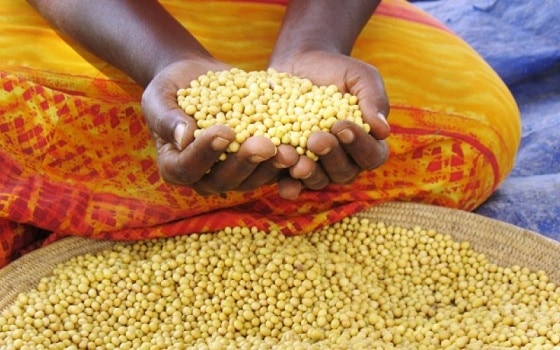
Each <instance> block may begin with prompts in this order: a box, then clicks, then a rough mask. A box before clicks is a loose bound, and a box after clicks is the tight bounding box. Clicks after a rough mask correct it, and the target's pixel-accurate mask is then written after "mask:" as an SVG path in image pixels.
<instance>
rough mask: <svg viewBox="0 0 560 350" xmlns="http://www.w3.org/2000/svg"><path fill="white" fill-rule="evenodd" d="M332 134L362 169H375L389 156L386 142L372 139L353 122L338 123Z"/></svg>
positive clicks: (334, 126) (332, 129)
mask: <svg viewBox="0 0 560 350" xmlns="http://www.w3.org/2000/svg"><path fill="white" fill-rule="evenodd" d="M331 132H332V133H333V134H334V135H336V137H337V139H338V141H339V142H340V144H341V145H342V147H343V148H344V149H345V151H346V152H347V153H348V154H349V155H350V156H351V157H352V159H353V160H354V162H356V164H357V165H358V166H359V167H360V168H361V169H365V170H371V169H375V168H377V167H379V166H380V165H381V164H383V163H384V162H385V161H386V160H387V158H388V156H389V148H388V147H387V142H386V141H384V140H377V139H375V138H373V137H371V135H369V134H368V133H366V132H365V131H364V130H363V129H362V128H361V127H359V126H358V125H356V124H354V123H352V122H349V121H341V122H337V123H335V124H334V125H333V127H332V128H331Z"/></svg>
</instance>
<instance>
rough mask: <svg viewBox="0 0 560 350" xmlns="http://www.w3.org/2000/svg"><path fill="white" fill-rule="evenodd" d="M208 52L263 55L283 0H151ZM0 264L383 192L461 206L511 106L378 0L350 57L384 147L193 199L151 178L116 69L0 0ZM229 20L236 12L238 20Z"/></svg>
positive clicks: (413, 16)
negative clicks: (370, 79) (373, 103)
mask: <svg viewBox="0 0 560 350" xmlns="http://www.w3.org/2000/svg"><path fill="white" fill-rule="evenodd" d="M161 2H162V4H163V5H164V6H165V7H166V8H167V9H168V10H169V11H170V12H171V13H172V14H173V15H175V16H176V17H177V18H178V19H179V20H180V21H181V22H182V23H183V24H184V25H185V26H186V27H187V28H189V30H190V31H191V32H192V33H193V34H194V35H195V36H196V37H197V38H199V40H200V41H201V43H202V44H203V45H204V46H205V47H206V48H207V49H208V50H209V51H210V52H212V53H213V54H214V55H215V56H216V57H217V58H219V59H222V60H223V61H225V62H228V63H230V64H232V65H234V66H238V67H240V68H243V69H246V70H257V69H264V68H266V64H267V60H268V57H269V55H270V53H271V52H272V48H273V44H274V39H275V37H276V34H277V32H278V29H279V26H280V22H281V19H282V16H283V13H284V10H285V4H284V1H180V0H162V1H161ZM0 18H1V19H0V33H2V34H0V267H1V266H2V265H5V264H6V263H8V262H9V261H11V260H13V259H14V258H16V257H17V256H19V255H20V254H21V253H22V252H26V251H29V250H30V249H34V248H36V247H37V246H39V245H40V244H46V243H48V242H52V241H53V240H55V239H58V238H61V237H63V236H67V235H80V236H87V237H91V238H99V239H105V238H110V239H116V240H135V239H145V238H154V237H162V236H173V235H179V234H188V233H192V232H209V231H214V230H218V229H221V228H223V227H225V226H234V225H245V226H257V227H259V228H261V229H265V230H269V229H278V230H281V231H282V232H284V233H286V234H302V233H305V232H309V231H311V230H314V229H316V228H318V227H319V226H321V225H325V224H329V223H332V222H335V221H338V220H340V219H341V218H343V217H345V216H348V215H351V214H353V213H356V212H357V211H360V210H363V209H365V208H367V207H371V206H373V205H376V204H378V203H381V202H384V201H389V200H401V201H418V202H424V203H430V204H436V205H442V206H447V207H453V208H461V209H465V210H472V209H474V208H475V207H477V206H478V205H479V204H481V203H482V202H483V201H484V200H485V199H486V198H488V196H490V194H491V193H492V192H493V191H494V190H495V189H496V188H497V186H499V185H500V183H501V182H502V181H503V180H504V178H505V177H506V176H507V174H508V173H509V171H510V170H511V169H512V167H513V163H514V159H515V154H516V151H517V148H518V145H519V139H520V120H519V112H518V110H517V106H516V104H515V101H514V100H513V98H512V96H511V94H510V92H509V91H508V89H507V88H506V86H505V85H504V84H503V82H502V81H501V80H500V78H499V77H498V76H497V75H496V73H495V72H494V71H493V70H492V69H491V68H490V67H489V66H488V65H487V64H486V63H485V62H484V61H483V59H482V58H481V57H480V56H479V55H478V54H477V53H476V52H474V51H473V50H472V49H471V48H470V47H469V46H468V45H467V44H466V43H464V42H463V41H462V40H461V39H460V38H458V37H457V36H456V35H455V34H454V33H452V32H450V31H449V30H448V29H446V28H445V27H444V26H443V25H442V24H441V23H439V22H437V21H436V20H434V19H433V18H432V17H430V16H429V15H427V14H425V13H423V12H422V11H420V10H418V9H417V8H415V7H413V6H412V5H410V4H409V3H407V2H405V1H403V0H387V1H383V2H382V3H381V5H380V6H379V8H378V10H377V11H376V14H375V15H374V16H373V17H372V18H371V20H370V22H369V23H368V25H367V26H366V28H365V29H364V30H363V32H362V33H361V35H360V37H359V38H358V40H357V42H356V45H355V47H354V50H353V52H352V55H353V56H354V57H356V58H359V59H361V60H364V61H366V62H369V63H371V64H373V65H375V66H376V67H377V68H378V69H379V71H380V72H381V74H382V76H383V77H384V80H385V84H386V88H387V92H388V95H389V100H390V103H391V114H390V116H389V122H390V124H391V129H392V134H391V136H390V137H389V138H388V142H389V147H390V158H389V160H388V162H387V163H386V164H384V165H383V166H381V167H380V168H378V169H376V170H374V171H371V172H366V173H363V174H362V175H361V176H360V177H359V178H358V179H357V181H356V182H355V183H354V184H352V185H347V186H343V185H331V186H329V187H328V188H326V189H325V190H323V191H306V192H304V193H303V194H302V195H301V196H300V197H299V198H298V199H297V200H294V201H288V200H284V199H282V198H280V197H279V196H278V195H277V190H276V188H275V186H266V187H263V188H261V189H259V190H256V191H253V192H248V193H228V194H227V196H226V197H225V198H222V197H219V196H211V197H201V196H199V195H197V194H196V193H194V192H193V191H192V190H190V189H189V188H184V187H177V186H172V185H168V184H166V183H164V182H163V181H162V179H161V178H160V176H159V173H158V169H157V164H156V152H155V148H154V146H153V145H152V141H151V138H150V135H149V132H148V130H147V126H146V123H145V121H144V119H143V116H142V111H141V108H140V103H139V101H140V96H141V93H142V90H141V88H140V87H139V86H137V85H136V84H134V83H133V82H132V81H131V80H130V79H129V78H128V77H126V76H125V75H123V74H122V73H121V72H120V71H118V70H116V69H115V68H114V67H112V66H109V65H108V64H107V63H105V62H103V61H101V60H100V59H98V58H97V57H95V56H93V55H91V54H89V53H88V52H85V51H84V50H83V49H82V48H80V47H79V46H78V45H76V44H75V43H73V42H72V41H71V40H69V39H68V38H65V37H63V36H61V35H60V33H58V32H56V31H54V30H53V29H51V27H50V26H49V25H48V24H47V23H46V22H45V20H43V19H42V18H41V17H40V16H39V15H38V14H37V13H36V12H35V11H34V10H33V9H32V8H31V7H30V6H29V5H27V4H26V3H24V2H23V1H18V0H0ZM240 18H243V20H241V21H240V20H239V19H240Z"/></svg>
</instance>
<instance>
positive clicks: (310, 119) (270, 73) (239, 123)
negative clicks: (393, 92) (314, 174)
mask: <svg viewBox="0 0 560 350" xmlns="http://www.w3.org/2000/svg"><path fill="white" fill-rule="evenodd" d="M177 102H178V104H179V106H180V107H181V108H182V109H183V110H184V111H185V112H186V113H187V114H188V115H190V116H193V117H194V119H195V120H196V121H197V125H198V130H196V132H195V135H194V136H195V138H196V137H197V136H198V135H199V134H200V133H201V132H203V130H204V129H206V128H209V127H211V126H212V125H215V124H223V125H228V126H229V127H231V128H232V129H233V130H234V131H235V133H236V138H235V141H233V142H232V143H230V145H229V147H228V149H227V150H226V153H224V154H223V155H222V157H221V158H220V159H222V160H223V159H225V157H226V154H227V153H232V152H237V151H238V150H239V146H240V145H241V144H242V143H243V142H244V141H245V140H246V139H247V138H249V137H251V136H256V135H263V136H265V137H268V138H270V139H271V140H272V142H273V143H274V144H275V145H276V146H279V145H281V144H287V145H292V146H293V147H295V148H296V150H297V152H298V154H300V155H306V156H308V157H309V158H311V159H313V160H317V159H318V157H317V155H316V154H314V153H313V152H311V151H310V150H308V149H307V140H308V138H309V136H310V135H311V134H312V133H313V132H316V131H327V132H328V131H329V130H330V128H331V127H332V126H333V124H334V123H336V122H337V121H339V120H349V121H352V122H354V123H356V124H358V125H359V126H361V127H363V129H364V130H365V131H366V132H369V131H370V126H369V125H368V124H366V123H365V122H364V121H363V119H362V112H361V110H360V108H359V106H358V98H357V97H356V96H354V95H351V94H349V93H342V92H340V91H339V90H338V88H337V87H336V86H335V85H329V86H317V85H314V84H313V83H312V82H311V81H310V80H308V79H304V78H299V77H296V76H293V75H290V74H288V73H279V72H276V71H275V70H273V69H268V70H266V71H250V72H246V71H243V70H241V69H238V68H232V69H230V70H228V71H221V72H212V71H210V72H208V73H207V74H205V75H201V76H199V77H198V79H196V80H193V81H191V83H190V86H189V87H187V88H183V89H179V90H178V91H177Z"/></svg>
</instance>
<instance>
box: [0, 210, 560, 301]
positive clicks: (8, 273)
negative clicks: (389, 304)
mask: <svg viewBox="0 0 560 350" xmlns="http://www.w3.org/2000/svg"><path fill="white" fill-rule="evenodd" d="M356 216H358V217H361V218H368V219H370V220H371V221H374V222H376V221H382V222H384V223H385V224H386V225H398V226H401V227H407V228H412V227H414V226H420V227H422V228H426V229H428V228H430V229H434V230H436V231H438V232H439V233H442V234H450V235H451V236H452V237H453V238H454V239H455V240H457V241H469V242H470V243H471V245H472V247H473V248H474V249H475V250H476V251H478V252H480V253H484V254H486V256H487V257H488V258H489V259H490V261H492V262H494V263H496V264H500V265H503V266H512V265H520V266H524V267H528V268H530V269H531V270H544V271H546V272H547V274H548V275H549V277H550V279H551V281H552V282H554V283H556V284H557V285H558V284H560V270H559V269H558V261H559V258H560V243H559V242H557V241H554V240H551V239H549V238H546V237H544V236H542V235H540V234H538V233H536V232H532V231H529V230H525V229H522V228H519V227H517V226H513V225H510V224H507V223H504V222H500V221H497V220H493V219H489V218H486V217H483V216H480V215H476V214H472V213H468V212H465V211H461V210H454V209H448V208H441V207H436V206H428V205H422V204H413V203H400V202H399V203H397V202H392V203H385V204H383V205H380V206H377V207H374V208H371V209H368V210H366V211H363V212H361V213H359V214H357V215H356ZM112 244H113V242H111V241H98V240H90V239H85V238H79V237H69V238H65V239H63V240H60V241H58V242H55V243H53V244H51V245H49V246H47V247H45V248H42V249H39V250H36V251H34V252H32V253H30V254H27V255H25V256H23V257H21V258H20V259H18V260H16V261H14V262H13V263H11V264H10V265H8V266H6V267H5V268H3V269H2V270H0V311H1V310H3V309H5V308H6V307H7V306H8V305H10V304H11V303H12V302H13V301H14V300H15V298H16V296H17V295H18V293H20V292H24V291H27V290H29V289H31V288H33V287H34V286H35V285H36V284H37V282H38V281H39V280H40V279H41V278H42V277H43V276H46V275H48V274H49V273H50V272H51V271H52V269H53V267H54V266H55V265H56V264H58V263H60V262H63V261H66V260H67V259H69V258H71V257H73V256H76V255H80V254H85V253H90V252H96V251H99V250H102V249H104V248H108V247H110V246H111V245H112Z"/></svg>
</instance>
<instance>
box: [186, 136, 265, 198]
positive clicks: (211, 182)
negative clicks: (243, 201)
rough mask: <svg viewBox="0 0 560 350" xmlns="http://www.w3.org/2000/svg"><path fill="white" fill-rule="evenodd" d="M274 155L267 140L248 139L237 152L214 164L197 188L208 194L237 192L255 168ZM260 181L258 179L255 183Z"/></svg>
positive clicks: (255, 137) (254, 137)
mask: <svg viewBox="0 0 560 350" xmlns="http://www.w3.org/2000/svg"><path fill="white" fill-rule="evenodd" d="M275 154H276V146H274V144H273V143H272V141H271V140H270V139H269V138H267V137H264V136H253V137H250V138H248V139H247V140H246V141H244V142H243V144H242V145H241V147H240V148H239V151H238V152H236V153H229V154H228V156H227V159H226V160H224V161H222V162H219V163H218V164H216V165H215V166H214V167H213V168H212V170H211V171H210V173H209V174H207V175H206V176H204V178H202V179H201V180H200V181H199V182H198V184H197V187H198V188H200V189H201V190H203V191H206V192H209V193H222V192H227V191H231V190H239V187H240V186H241V184H242V183H243V182H244V181H245V180H246V179H247V178H248V177H249V176H250V175H251V174H252V173H253V171H254V170H255V169H257V166H258V165H259V164H260V163H262V162H264V161H266V160H268V159H270V158H272V157H274V155H275ZM261 180H262V179H260V178H258V180H257V181H261ZM248 186H249V187H251V186H250V185H248Z"/></svg>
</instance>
